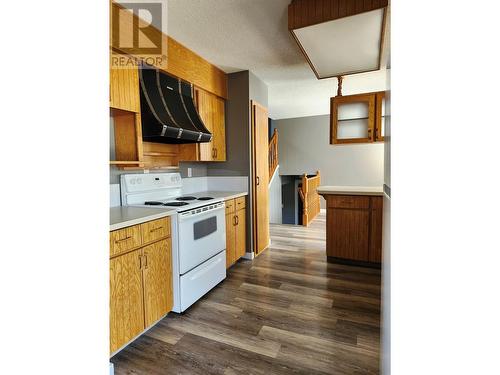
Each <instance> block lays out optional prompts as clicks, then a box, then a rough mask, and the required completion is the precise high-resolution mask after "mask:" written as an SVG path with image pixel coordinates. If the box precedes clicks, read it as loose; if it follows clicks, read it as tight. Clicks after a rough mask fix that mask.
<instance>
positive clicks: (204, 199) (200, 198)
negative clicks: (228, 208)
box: [198, 197, 214, 201]
mask: <svg viewBox="0 0 500 375" xmlns="http://www.w3.org/2000/svg"><path fill="white" fill-rule="evenodd" d="M211 199H214V198H213V197H199V198H198V200H199V201H209V200H211Z"/></svg>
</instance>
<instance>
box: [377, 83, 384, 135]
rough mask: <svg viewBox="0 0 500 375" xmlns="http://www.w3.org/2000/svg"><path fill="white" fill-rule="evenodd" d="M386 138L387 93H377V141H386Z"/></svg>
mask: <svg viewBox="0 0 500 375" xmlns="http://www.w3.org/2000/svg"><path fill="white" fill-rule="evenodd" d="M384 136H385V92H384V91H380V92H377V95H376V105H375V141H377V142H382V141H384Z"/></svg>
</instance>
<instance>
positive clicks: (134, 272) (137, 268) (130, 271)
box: [109, 250, 144, 353]
mask: <svg viewBox="0 0 500 375" xmlns="http://www.w3.org/2000/svg"><path fill="white" fill-rule="evenodd" d="M141 252H142V250H135V251H132V252H130V253H128V254H125V255H121V256H118V257H116V258H113V259H111V260H110V261H109V281H110V284H109V296H110V311H109V313H110V316H109V325H110V327H109V328H110V353H113V352H115V351H116V350H118V349H119V348H120V347H122V346H123V345H124V344H125V343H127V342H128V341H130V340H132V339H133V338H134V337H135V336H137V335H138V334H139V333H141V332H142V331H143V330H144V308H143V303H142V296H143V288H142V270H141Z"/></svg>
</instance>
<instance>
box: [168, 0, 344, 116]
mask: <svg viewBox="0 0 500 375" xmlns="http://www.w3.org/2000/svg"><path fill="white" fill-rule="evenodd" d="M289 3H290V0H168V23H167V33H168V34H169V35H171V36H172V37H173V38H174V39H176V40H178V41H179V42H181V43H182V44H184V45H185V46H186V47H188V48H190V49H192V50H193V51H195V52H196V53H198V54H199V55H200V56H202V57H204V58H205V59H207V60H208V61H210V62H211V63H213V64H214V65H217V66H218V67H220V68H221V69H222V70H224V71H225V72H227V73H232V72H237V71H241V70H250V71H252V72H253V73H254V74H255V75H256V76H257V77H259V78H260V79H261V80H263V81H264V82H265V83H266V84H267V86H268V87H269V115H270V117H271V118H273V119H280V118H290V117H302V116H309V115H315V114H324V113H328V112H329V99H328V98H329V97H330V96H332V94H334V93H335V88H334V87H335V86H336V79H328V80H322V81H318V80H317V79H316V77H315V76H314V73H313V72H312V70H311V68H310V67H309V65H308V64H307V62H306V60H305V58H304V56H303V55H302V53H301V52H300V49H299V47H298V46H297V44H296V43H295V41H294V40H293V37H292V36H291V35H290V33H289V32H288V4H289ZM301 88H302V89H301ZM292 93H293V95H291V94H292ZM325 94H326V95H328V96H326V97H325Z"/></svg>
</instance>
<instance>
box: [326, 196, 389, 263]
mask: <svg viewBox="0 0 500 375" xmlns="http://www.w3.org/2000/svg"><path fill="white" fill-rule="evenodd" d="M317 191H318V194H320V195H322V196H323V198H325V200H326V206H327V215H326V228H327V229H326V255H327V259H328V261H330V262H348V263H351V262H355V263H358V264H362V265H372V266H373V265H379V264H380V263H381V258H382V208H383V198H382V196H383V194H384V192H383V189H382V187H381V186H319V187H318V189H317Z"/></svg>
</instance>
